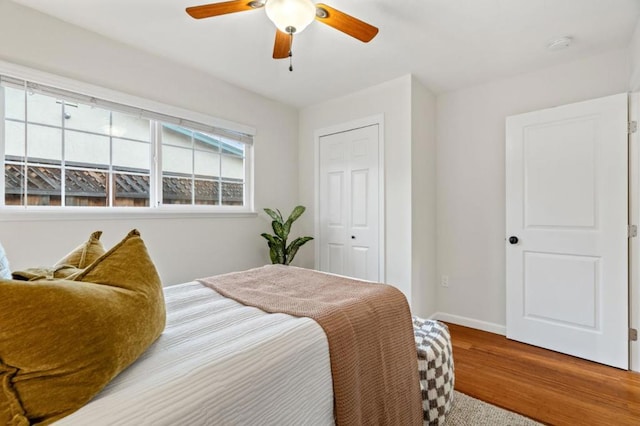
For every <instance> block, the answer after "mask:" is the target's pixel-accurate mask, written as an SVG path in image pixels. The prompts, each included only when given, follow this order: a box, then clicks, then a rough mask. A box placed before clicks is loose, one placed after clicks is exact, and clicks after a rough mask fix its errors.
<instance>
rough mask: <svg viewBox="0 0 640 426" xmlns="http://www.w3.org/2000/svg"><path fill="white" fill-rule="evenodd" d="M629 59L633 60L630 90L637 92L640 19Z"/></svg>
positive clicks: (638, 82)
mask: <svg viewBox="0 0 640 426" xmlns="http://www.w3.org/2000/svg"><path fill="white" fill-rule="evenodd" d="M629 59H630V61H631V78H630V79H629V90H630V91H633V92H636V91H638V90H640V20H638V23H637V24H636V28H635V31H634V32H633V36H631V42H630V43H629Z"/></svg>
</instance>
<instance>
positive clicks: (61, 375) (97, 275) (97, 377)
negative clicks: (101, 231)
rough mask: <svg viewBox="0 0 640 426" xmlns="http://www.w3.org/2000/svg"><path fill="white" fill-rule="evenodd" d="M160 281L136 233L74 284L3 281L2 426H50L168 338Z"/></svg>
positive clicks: (0, 334)
mask: <svg viewBox="0 0 640 426" xmlns="http://www.w3.org/2000/svg"><path fill="white" fill-rule="evenodd" d="M164 326H165V306H164V299H163V292H162V285H161V282H160V278H159V276H158V273H157V271H156V268H155V267H154V265H153V263H152V261H151V259H150V257H149V254H148V252H147V249H146V247H145V245H144V243H143V241H142V239H141V238H140V233H139V232H138V231H136V230H133V231H131V232H130V233H129V234H128V235H127V236H126V237H125V238H124V239H123V240H122V241H121V242H120V243H119V244H117V245H116V246H115V247H113V248H112V249H111V250H109V251H108V252H107V253H105V254H104V255H103V256H101V257H100V258H98V259H97V260H96V261H95V262H93V263H92V264H91V265H89V266H88V267H87V268H86V269H85V270H84V271H82V272H81V273H79V274H77V275H75V276H74V280H64V279H53V280H42V281H32V282H24V281H13V280H0V424H2V425H4V424H7V425H28V424H43V425H46V424H50V423H52V422H54V421H56V420H58V419H60V418H62V417H64V416H66V415H68V414H71V413H72V412H74V411H76V410H77V409H78V408H80V407H82V406H83V405H84V404H86V403H87V402H89V400H91V398H93V397H94V396H95V395H96V394H97V393H98V392H99V391H100V390H101V389H102V388H104V386H105V385H106V384H107V383H109V381H111V380H112V379H113V378H114V377H115V376H116V375H117V374H118V373H120V372H121V371H122V370H123V369H124V368H126V367H127V366H128V365H130V364H131V363H132V362H133V361H135V360H136V359H137V358H138V357H139V356H140V355H141V354H142V353H143V352H144V351H145V350H146V349H147V348H148V347H149V345H151V344H152V343H153V342H154V341H155V340H156V339H157V338H158V337H159V336H160V334H161V333H162V330H163V329H164Z"/></svg>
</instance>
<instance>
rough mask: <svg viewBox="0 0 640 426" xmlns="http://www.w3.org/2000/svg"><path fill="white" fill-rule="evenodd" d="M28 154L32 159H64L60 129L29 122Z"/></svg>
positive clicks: (58, 160)
mask: <svg viewBox="0 0 640 426" xmlns="http://www.w3.org/2000/svg"><path fill="white" fill-rule="evenodd" d="M27 155H28V156H29V158H30V159H41V160H49V161H57V162H60V161H61V160H62V132H61V131H60V129H54V128H51V127H45V126H39V125H37V124H29V125H28V126H27Z"/></svg>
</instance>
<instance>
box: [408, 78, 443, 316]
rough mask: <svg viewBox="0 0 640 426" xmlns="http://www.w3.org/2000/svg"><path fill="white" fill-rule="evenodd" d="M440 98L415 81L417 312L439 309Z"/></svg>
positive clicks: (413, 163)
mask: <svg viewBox="0 0 640 426" xmlns="http://www.w3.org/2000/svg"><path fill="white" fill-rule="evenodd" d="M435 123H436V97H435V96H434V95H433V94H432V93H431V92H430V91H429V90H427V89H426V88H425V87H424V86H423V85H422V84H421V83H420V82H419V81H417V80H416V79H415V78H412V79H411V181H412V184H411V224H412V230H411V266H412V286H411V287H412V290H411V296H412V305H413V311H414V313H416V314H418V315H420V316H423V317H429V316H431V315H432V314H433V313H434V312H436V311H437V309H436V294H437V277H436V128H435Z"/></svg>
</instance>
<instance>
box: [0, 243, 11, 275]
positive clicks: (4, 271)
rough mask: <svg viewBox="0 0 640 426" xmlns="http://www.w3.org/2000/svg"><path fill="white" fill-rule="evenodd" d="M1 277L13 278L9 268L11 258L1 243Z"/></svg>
mask: <svg viewBox="0 0 640 426" xmlns="http://www.w3.org/2000/svg"><path fill="white" fill-rule="evenodd" d="M0 279H4V280H10V279H11V270H10V269H9V260H8V259H7V255H6V254H5V252H4V248H2V244H0Z"/></svg>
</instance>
